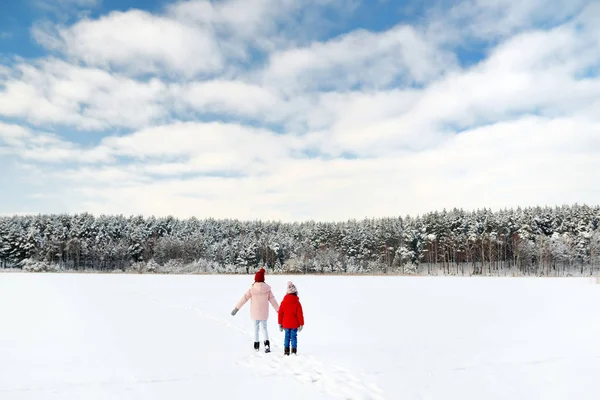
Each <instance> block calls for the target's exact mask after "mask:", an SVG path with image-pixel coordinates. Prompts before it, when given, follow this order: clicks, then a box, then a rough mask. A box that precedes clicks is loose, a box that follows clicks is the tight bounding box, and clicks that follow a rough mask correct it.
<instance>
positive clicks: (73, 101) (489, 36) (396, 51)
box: [0, 0, 600, 221]
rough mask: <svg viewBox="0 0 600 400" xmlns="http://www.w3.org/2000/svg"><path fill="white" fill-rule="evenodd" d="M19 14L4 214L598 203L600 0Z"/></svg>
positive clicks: (3, 47) (206, 213)
mask: <svg viewBox="0 0 600 400" xmlns="http://www.w3.org/2000/svg"><path fill="white" fill-rule="evenodd" d="M549 4H550V3H549V2H547V1H544V0H523V1H520V2H514V1H512V0H496V1H494V2H489V1H484V0H464V1H447V0H438V1H414V0H409V1H403V2H399V1H392V0H371V1H360V0H307V1H304V2H298V1H292V0H243V1H242V0H219V1H212V2H211V1H208V0H186V1H177V2H172V1H116V0H53V1H50V0H25V1H22V2H3V3H2V4H0V165H2V172H3V173H2V176H0V185H2V187H3V188H4V189H5V190H6V193H9V195H7V196H6V195H5V196H0V215H12V214H24V213H39V212H49V213H62V212H66V213H74V212H83V211H86V212H92V213H95V214H102V213H118V214H143V215H151V214H153V215H175V216H178V217H189V216H196V217H200V218H202V217H216V218H241V219H256V218H260V219H279V220H286V221H295V220H305V219H317V220H345V219H349V218H363V217H380V216H395V215H405V214H418V213H423V212H427V211H433V210H439V209H442V208H453V207H462V208H466V209H475V208H482V207H488V208H493V209H498V208H502V207H516V206H532V205H533V206H534V205H560V204H565V203H575V202H578V203H597V199H598V198H600V197H599V195H600V193H599V192H600V190H599V189H597V188H596V187H595V185H593V184H590V182H594V181H595V180H597V178H599V177H600V173H599V172H597V171H600V157H599V156H600V135H599V133H600V125H599V123H600V121H599V119H600V117H599V116H600V102H599V101H598V100H597V99H598V98H600V80H599V79H598V65H600V57H599V56H598V54H600V28H598V26H597V24H596V23H595V22H594V21H596V20H597V18H598V17H599V16H600V6H598V4H597V3H595V2H593V1H586V0H570V1H568V0H558V1H553V2H552V3H551V5H552V6H551V7H549Z"/></svg>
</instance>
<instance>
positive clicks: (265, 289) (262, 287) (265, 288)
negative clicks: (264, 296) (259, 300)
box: [253, 282, 271, 293]
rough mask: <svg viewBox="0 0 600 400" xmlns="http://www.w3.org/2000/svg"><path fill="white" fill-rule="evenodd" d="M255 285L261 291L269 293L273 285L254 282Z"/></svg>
mask: <svg viewBox="0 0 600 400" xmlns="http://www.w3.org/2000/svg"><path fill="white" fill-rule="evenodd" d="M253 287H254V288H256V290H258V291H259V292H261V293H267V292H268V291H269V290H271V286H269V285H268V284H266V283H264V282H254V285H253Z"/></svg>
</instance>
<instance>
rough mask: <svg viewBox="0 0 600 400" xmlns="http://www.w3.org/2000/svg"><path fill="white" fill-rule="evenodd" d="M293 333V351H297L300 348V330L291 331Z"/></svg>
mask: <svg viewBox="0 0 600 400" xmlns="http://www.w3.org/2000/svg"><path fill="white" fill-rule="evenodd" d="M290 330H291V331H292V332H291V340H292V349H293V350H296V349H297V348H298V329H290Z"/></svg>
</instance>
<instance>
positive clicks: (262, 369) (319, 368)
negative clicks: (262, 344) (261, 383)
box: [239, 353, 385, 400]
mask: <svg viewBox="0 0 600 400" xmlns="http://www.w3.org/2000/svg"><path fill="white" fill-rule="evenodd" d="M239 363H240V364H241V365H244V366H246V367H249V368H252V369H254V370H255V371H257V373H259V374H261V375H279V376H291V377H293V378H294V379H296V380H298V381H299V382H301V383H304V384H312V385H316V386H317V387H319V388H320V389H321V390H323V391H325V392H326V393H328V394H330V395H332V396H337V397H341V398H343V399H352V400H383V399H385V397H384V396H383V392H382V391H381V390H380V389H379V388H378V387H377V386H375V385H372V384H369V383H367V382H365V381H364V380H363V379H360V378H358V377H357V376H355V375H354V374H352V373H351V372H350V371H349V370H347V369H344V368H341V367H336V366H327V365H325V364H324V363H323V362H321V361H320V360H318V359H317V358H315V357H313V356H310V355H300V356H293V355H292V356H284V355H282V354H274V353H271V354H265V353H256V354H252V355H250V356H249V357H246V358H244V359H242V360H240V361H239Z"/></svg>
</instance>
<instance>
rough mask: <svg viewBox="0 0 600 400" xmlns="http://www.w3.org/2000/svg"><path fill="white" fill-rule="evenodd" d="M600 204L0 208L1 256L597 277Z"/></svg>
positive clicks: (150, 268) (114, 265)
mask: <svg viewBox="0 0 600 400" xmlns="http://www.w3.org/2000/svg"><path fill="white" fill-rule="evenodd" d="M599 223H600V207H599V206H595V207H590V206H586V205H574V206H562V207H555V208H541V207H537V208H523V209H521V208H518V209H516V210H515V209H509V210H502V211H498V212H492V211H490V210H478V211H475V212H467V211H463V210H458V209H455V210H452V211H441V212H432V213H429V214H425V215H422V216H416V217H411V216H406V217H397V218H384V219H365V220H362V221H348V222H335V223H333V222H332V223H325V222H303V223H281V222H270V221H269V222H261V221H238V220H214V219H206V220H198V219H196V218H190V219H185V220H181V219H176V218H173V217H166V218H155V217H149V218H144V217H142V216H132V217H124V216H120V215H119V216H99V217H94V216H93V215H90V214H85V213H84V214H77V215H64V214H61V215H36V216H34V215H31V216H13V217H0V265H1V266H2V267H3V268H7V267H9V268H23V269H25V270H34V271H72V270H76V271H81V270H87V271H89V270H93V271H117V272H118V271H137V272H172V273H252V272H253V271H254V270H255V269H256V268H257V267H260V266H264V267H265V268H267V269H269V270H270V272H271V273H353V274H385V273H389V274H392V273H394V274H398V273H401V274H425V275H427V274H435V275H439V274H445V275H541V276H570V275H573V276H577V275H596V274H597V272H598V269H599V268H600V255H599V254H598V253H599V251H600V230H599V229H598V226H599Z"/></svg>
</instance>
